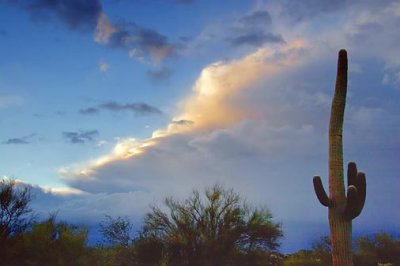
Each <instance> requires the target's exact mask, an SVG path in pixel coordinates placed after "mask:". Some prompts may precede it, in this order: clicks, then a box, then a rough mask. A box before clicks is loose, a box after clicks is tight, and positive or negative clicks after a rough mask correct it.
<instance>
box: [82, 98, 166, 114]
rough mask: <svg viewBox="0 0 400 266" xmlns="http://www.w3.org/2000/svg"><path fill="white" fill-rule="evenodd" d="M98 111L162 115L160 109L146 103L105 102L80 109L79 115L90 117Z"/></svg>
mask: <svg viewBox="0 0 400 266" xmlns="http://www.w3.org/2000/svg"><path fill="white" fill-rule="evenodd" d="M100 110H106V111H109V112H123V111H129V112H132V113H134V114H135V115H151V114H162V111H161V110H160V109H158V108H157V107H154V106H151V105H149V104H147V103H118V102H114V101H109V102H105V103H102V104H99V105H97V106H96V107H88V108H83V109H80V110H79V113H80V114H83V115H91V114H96V113H98V112H100Z"/></svg>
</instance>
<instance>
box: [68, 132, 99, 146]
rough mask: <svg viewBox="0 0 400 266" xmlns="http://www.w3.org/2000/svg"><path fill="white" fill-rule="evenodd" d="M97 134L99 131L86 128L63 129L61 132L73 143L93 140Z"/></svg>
mask: <svg viewBox="0 0 400 266" xmlns="http://www.w3.org/2000/svg"><path fill="white" fill-rule="evenodd" d="M97 135H99V131H97V130H88V131H79V132H71V131H65V132H63V133H62V136H63V137H64V138H65V139H67V140H68V141H69V142H70V143H73V144H77V143H85V142H87V141H93V140H94V138H95V137H96V136H97Z"/></svg>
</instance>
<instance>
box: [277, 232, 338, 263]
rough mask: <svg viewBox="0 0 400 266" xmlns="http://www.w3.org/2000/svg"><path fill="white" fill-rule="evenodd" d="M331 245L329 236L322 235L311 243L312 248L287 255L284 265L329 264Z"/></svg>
mask: <svg viewBox="0 0 400 266" xmlns="http://www.w3.org/2000/svg"><path fill="white" fill-rule="evenodd" d="M331 253H332V246H331V241H330V239H329V237H327V236H323V237H321V238H320V239H319V240H317V241H315V242H314V243H313V244H312V250H304V249H303V250H300V251H298V252H296V253H293V254H290V255H288V256H287V257H286V258H285V260H284V263H283V265H284V266H330V265H332V259H331Z"/></svg>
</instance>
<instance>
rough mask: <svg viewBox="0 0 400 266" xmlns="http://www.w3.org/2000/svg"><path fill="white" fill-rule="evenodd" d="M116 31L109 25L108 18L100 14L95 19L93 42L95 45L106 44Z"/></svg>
mask: <svg viewBox="0 0 400 266" xmlns="http://www.w3.org/2000/svg"><path fill="white" fill-rule="evenodd" d="M116 31H117V29H116V28H115V27H114V26H113V25H112V24H111V23H110V20H109V18H108V16H107V15H106V14H104V13H101V14H100V16H99V17H98V19H97V26H96V32H95V36H94V40H95V42H97V43H102V44H106V43H108V41H109V39H110V37H111V35H112V34H113V33H115V32H116Z"/></svg>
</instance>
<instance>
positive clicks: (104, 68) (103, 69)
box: [99, 61, 110, 73]
mask: <svg viewBox="0 0 400 266" xmlns="http://www.w3.org/2000/svg"><path fill="white" fill-rule="evenodd" d="M109 68H110V65H109V64H107V62H104V61H100V62H99V70H100V72H103V73H104V72H107V71H108V69H109Z"/></svg>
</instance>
